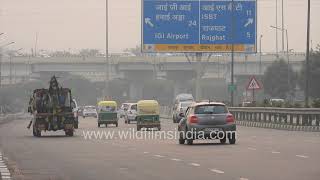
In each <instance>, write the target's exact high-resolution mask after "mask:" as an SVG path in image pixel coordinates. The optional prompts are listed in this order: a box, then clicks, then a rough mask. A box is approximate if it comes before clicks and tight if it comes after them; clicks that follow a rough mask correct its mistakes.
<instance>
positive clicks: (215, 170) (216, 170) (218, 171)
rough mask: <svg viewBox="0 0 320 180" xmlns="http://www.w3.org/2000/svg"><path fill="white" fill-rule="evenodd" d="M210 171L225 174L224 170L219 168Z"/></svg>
mask: <svg viewBox="0 0 320 180" xmlns="http://www.w3.org/2000/svg"><path fill="white" fill-rule="evenodd" d="M210 171H212V172H215V173H217V174H224V172H223V171H221V170H218V169H210Z"/></svg>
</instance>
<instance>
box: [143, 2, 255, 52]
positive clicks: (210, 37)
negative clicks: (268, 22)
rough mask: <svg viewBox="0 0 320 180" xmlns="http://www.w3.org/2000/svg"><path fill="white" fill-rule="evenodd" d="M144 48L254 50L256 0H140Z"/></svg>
mask: <svg viewBox="0 0 320 180" xmlns="http://www.w3.org/2000/svg"><path fill="white" fill-rule="evenodd" d="M142 3H143V4H142V10H143V15H142V46H143V48H142V49H143V51H144V52H230V51H231V45H232V44H233V45H234V50H235V51H236V52H256V30H257V28H256V21H257V18H256V7H257V2H256V0H234V1H232V0H143V2H142Z"/></svg>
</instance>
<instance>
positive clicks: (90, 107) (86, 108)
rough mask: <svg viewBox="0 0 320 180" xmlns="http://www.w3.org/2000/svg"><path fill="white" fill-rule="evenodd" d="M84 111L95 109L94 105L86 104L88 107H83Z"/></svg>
mask: <svg viewBox="0 0 320 180" xmlns="http://www.w3.org/2000/svg"><path fill="white" fill-rule="evenodd" d="M84 110H85V111H95V110H96V108H95V107H94V106H88V107H85V109H84Z"/></svg>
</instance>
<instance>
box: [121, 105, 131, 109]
mask: <svg viewBox="0 0 320 180" xmlns="http://www.w3.org/2000/svg"><path fill="white" fill-rule="evenodd" d="M128 107H129V104H122V106H121V109H127V108H128Z"/></svg>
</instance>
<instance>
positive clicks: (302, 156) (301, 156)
mask: <svg viewBox="0 0 320 180" xmlns="http://www.w3.org/2000/svg"><path fill="white" fill-rule="evenodd" d="M296 156H297V157H300V158H305V159H306V158H309V156H305V155H296Z"/></svg>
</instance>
